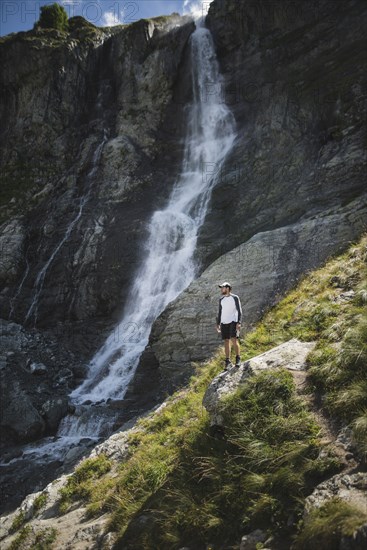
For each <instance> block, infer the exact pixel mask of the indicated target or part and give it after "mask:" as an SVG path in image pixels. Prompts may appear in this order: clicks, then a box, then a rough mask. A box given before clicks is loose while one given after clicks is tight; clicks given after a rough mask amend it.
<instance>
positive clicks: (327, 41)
mask: <svg viewBox="0 0 367 550" xmlns="http://www.w3.org/2000/svg"><path fill="white" fill-rule="evenodd" d="M366 22H367V8H366V5H365V2H363V0H351V1H350V2H338V3H335V2H330V1H329V0H317V1H313V0H311V1H310V2H307V3H302V5H301V4H300V3H299V2H282V1H281V0H275V1H273V2H268V1H267V0H259V2H245V3H243V2H240V1H236V0H228V1H227V0H225V1H224V0H214V1H213V2H212V3H211V5H210V9H209V14H208V17H207V24H208V26H209V28H210V29H211V31H212V33H213V35H214V39H215V42H216V45H217V53H218V59H219V62H220V65H221V69H222V72H223V75H224V79H225V83H224V85H223V87H222V88H221V89H220V90H215V91H214V92H216V93H220V94H221V97H223V101H226V102H227V103H228V104H229V105H230V106H231V108H232V110H233V112H234V114H235V117H236V120H237V123H238V137H237V141H236V144H235V146H234V147H233V150H232V152H231V153H230V154H229V156H228V158H227V162H226V164H225V166H224V167H223V169H222V171H221V173H220V174H219V182H218V184H217V185H216V187H215V189H214V191H213V194H212V201H211V210H210V214H209V215H208V217H207V220H206V223H205V225H204V226H203V228H202V232H201V238H200V239H199V244H198V256H199V257H200V258H202V263H203V267H206V266H207V265H208V263H209V262H211V261H212V260H213V259H215V258H217V257H218V256H220V255H221V254H223V253H224V252H226V251H227V250H228V247H229V243H230V248H234V247H235V246H237V245H239V244H240V243H243V242H245V241H246V240H247V239H249V238H250V237H252V236H253V235H254V234H256V233H258V232H260V231H261V232H262V231H269V230H271V229H274V228H278V227H283V226H285V225H288V224H292V223H295V222H298V221H304V220H307V219H310V218H314V217H315V216H316V215H318V214H321V215H324V214H325V213H326V212H328V211H330V210H331V209H332V210H335V209H337V210H341V208H342V207H344V206H346V205H348V204H349V203H350V202H351V201H352V200H353V199H355V198H356V197H361V196H362V195H364V194H365V193H366V186H365V182H364V177H363V173H364V170H365V156H364V152H363V149H364V146H363V143H364V141H365V139H366V128H365V125H364V124H363V123H362V120H363V119H364V117H365V114H364V112H365V106H364V105H365V100H366V76H365V75H366V64H367V60H366V56H365V55H364V51H363V48H361V47H360V40H362V36H363V31H362V29H363V27H364V26H365V24H366ZM352 59H353V62H352Z"/></svg>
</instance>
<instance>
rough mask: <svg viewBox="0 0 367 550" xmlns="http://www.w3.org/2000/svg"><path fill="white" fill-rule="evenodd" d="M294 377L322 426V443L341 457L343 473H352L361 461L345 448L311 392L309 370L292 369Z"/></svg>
mask: <svg viewBox="0 0 367 550" xmlns="http://www.w3.org/2000/svg"><path fill="white" fill-rule="evenodd" d="M291 372H292V374H293V379H294V381H295V384H296V388H297V393H298V395H300V396H301V397H302V399H303V400H304V401H305V402H306V403H307V405H308V409H309V411H310V412H312V414H313V415H314V417H315V418H316V421H317V423H318V424H319V426H320V427H321V444H322V445H323V446H325V447H326V449H327V448H328V447H329V448H330V449H331V450H332V451H333V453H334V454H335V455H336V457H337V458H339V460H340V462H341V464H342V470H341V472H343V473H350V472H352V471H353V470H355V469H356V468H358V465H359V463H358V462H357V461H356V460H355V458H354V456H353V454H352V453H351V452H350V451H349V450H347V449H346V448H345V446H344V445H343V443H342V442H341V441H339V440H338V428H337V427H336V425H335V424H334V423H333V421H332V420H331V419H330V418H328V417H327V416H326V415H325V413H324V412H323V410H322V408H321V407H320V406H319V405H318V403H317V400H316V397H315V395H314V393H310V392H309V390H308V385H307V372H306V371H304V370H297V371H295V370H292V371H291Z"/></svg>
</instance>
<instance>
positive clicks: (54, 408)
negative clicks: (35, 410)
mask: <svg viewBox="0 0 367 550" xmlns="http://www.w3.org/2000/svg"><path fill="white" fill-rule="evenodd" d="M68 411H69V400H68V398H67V397H66V396H65V397H56V398H52V399H48V400H47V401H45V403H43V405H42V410H41V414H42V416H43V418H44V420H45V422H46V426H47V428H48V430H50V431H51V432H55V431H56V430H57V428H58V425H59V424H60V420H61V419H62V418H64V416H66V415H67V413H68Z"/></svg>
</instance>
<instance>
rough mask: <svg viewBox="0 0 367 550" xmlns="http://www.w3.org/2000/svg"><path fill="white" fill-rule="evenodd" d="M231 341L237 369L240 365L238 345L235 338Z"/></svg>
mask: <svg viewBox="0 0 367 550" xmlns="http://www.w3.org/2000/svg"><path fill="white" fill-rule="evenodd" d="M231 340H232V344H233V347H234V350H235V352H236V367H239V366H240V365H241V357H240V343H239V341H238V338H237V337H234V338H231Z"/></svg>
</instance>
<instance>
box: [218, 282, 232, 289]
mask: <svg viewBox="0 0 367 550" xmlns="http://www.w3.org/2000/svg"><path fill="white" fill-rule="evenodd" d="M218 286H219V288H223V287H224V286H229V287H230V288H232V285H231V283H229V282H228V281H224V283H222V284H221V285H218Z"/></svg>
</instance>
